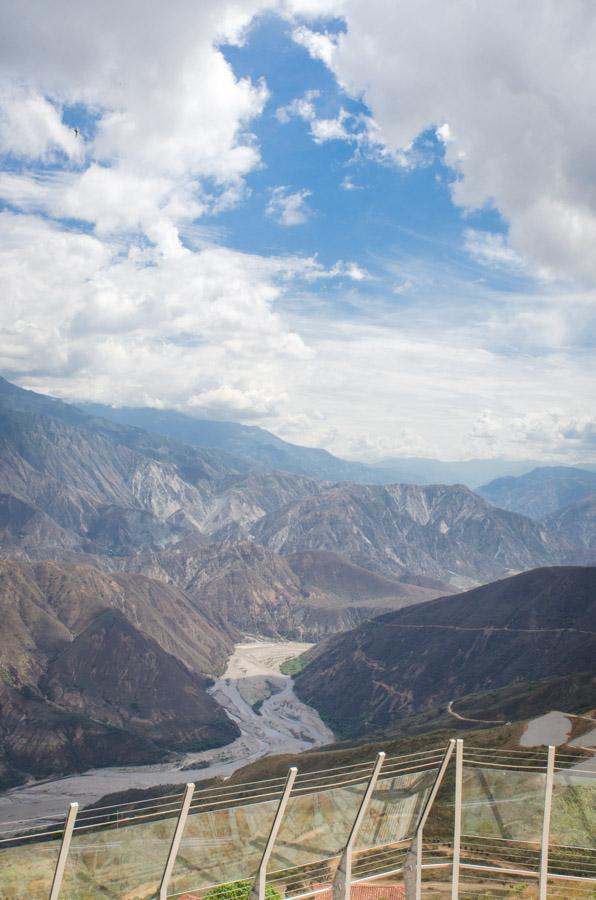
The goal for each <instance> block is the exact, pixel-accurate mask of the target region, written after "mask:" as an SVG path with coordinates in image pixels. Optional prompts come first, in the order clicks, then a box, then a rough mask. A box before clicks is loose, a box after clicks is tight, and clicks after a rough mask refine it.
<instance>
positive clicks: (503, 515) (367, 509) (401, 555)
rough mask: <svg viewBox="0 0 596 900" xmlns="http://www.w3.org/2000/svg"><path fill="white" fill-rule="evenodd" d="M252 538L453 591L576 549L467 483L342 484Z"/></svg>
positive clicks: (290, 509)
mask: <svg viewBox="0 0 596 900" xmlns="http://www.w3.org/2000/svg"><path fill="white" fill-rule="evenodd" d="M252 534H253V535H254V538H255V539H256V540H257V541H258V542H259V543H262V544H264V545H265V546H267V547H269V548H270V549H272V550H275V551H276V552H278V553H282V554H284V555H288V554H291V553H296V552H303V551H307V550H327V551H330V552H332V553H338V554H341V555H343V556H345V557H347V558H348V559H349V560H350V561H351V562H353V563H355V564H357V565H359V566H363V567H364V568H367V569H371V570H372V571H375V572H377V573H379V574H381V575H385V576H389V577H393V578H395V577H397V578H404V577H408V576H411V575H412V574H415V575H424V576H427V577H430V578H434V579H437V580H439V581H442V582H443V583H449V584H451V585H452V586H453V587H466V586H470V585H472V584H477V583H479V582H482V581H489V580H491V579H494V578H498V577H500V576H503V575H506V574H509V573H511V572H516V571H520V570H524V569H530V568H533V567H536V566H539V565H546V564H552V563H554V562H558V561H559V560H560V559H561V558H562V557H563V555H564V553H565V552H566V550H567V549H568V548H567V544H566V542H565V541H563V540H562V539H561V538H559V537H557V536H555V535H552V534H551V533H549V532H548V531H547V530H546V529H545V528H544V527H542V526H540V525H538V524H537V523H535V522H532V521H531V520H529V519H527V518H524V517H523V516H519V515H517V514H515V513H510V512H506V511H505V510H500V509H496V508H495V507H493V506H491V505H490V504H489V503H487V502H486V501H485V500H483V499H482V498H481V497H478V496H477V495H476V494H474V493H472V491H469V490H468V489H467V488H465V487H463V486H462V485H453V486H445V485H431V486H429V487H420V486H418V485H389V486H384V487H382V486H376V485H352V484H343V485H334V486H332V487H329V488H327V489H325V490H322V491H321V492H320V493H319V494H318V495H317V496H316V497H308V498H306V499H303V500H299V501H297V502H295V503H293V504H290V505H288V506H286V507H284V508H282V509H280V510H277V511H275V512H273V513H270V514H268V515H266V516H264V517H263V518H262V519H260V520H259V521H258V522H257V523H256V524H255V525H254V526H253V529H252Z"/></svg>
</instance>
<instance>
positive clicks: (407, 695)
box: [296, 567, 596, 736]
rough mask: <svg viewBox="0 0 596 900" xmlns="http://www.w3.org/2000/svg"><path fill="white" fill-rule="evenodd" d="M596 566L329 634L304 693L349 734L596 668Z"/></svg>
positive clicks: (531, 577)
mask: <svg viewBox="0 0 596 900" xmlns="http://www.w3.org/2000/svg"><path fill="white" fill-rule="evenodd" d="M595 619H596V568H594V567H590V568H579V567H576V568H574V567H560V568H556V567H555V568H545V569H536V570H534V571H531V572H524V573H522V574H521V575H516V576H514V577H512V578H507V579H505V580H503V581H498V582H494V583H492V584H487V585H484V586H482V587H479V588H475V589H474V590H472V591H467V592H466V593H463V594H457V595H455V596H452V597H442V598H439V599H438V600H431V601H430V602H428V603H422V604H419V605H417V606H413V607H410V608H408V609H404V610H399V611H397V612H392V613H387V614H386V615H384V616H381V617H380V618H377V619H373V620H371V621H369V622H365V623H363V624H362V625H360V626H359V627H358V628H356V629H355V630H354V631H350V632H347V633H346V634H343V635H338V636H336V637H333V638H330V639H329V640H328V641H327V642H326V644H325V649H324V652H321V653H319V654H318V655H317V656H316V658H315V659H314V660H313V661H312V662H311V663H309V664H308V665H307V666H306V668H305V669H304V670H303V671H302V672H301V673H300V674H299V675H298V676H297V681H296V683H297V691H298V694H299V696H300V697H301V698H302V699H303V700H304V701H305V702H306V703H310V704H311V705H312V706H314V707H315V708H316V709H318V710H319V712H320V713H321V714H322V715H323V717H324V718H325V719H326V720H327V721H328V722H329V723H331V724H332V726H333V725H335V726H336V727H339V728H340V729H341V731H342V733H344V734H345V735H347V736H358V735H363V734H366V733H367V732H369V731H371V730H372V731H374V730H379V729H384V728H391V727H395V726H396V725H397V724H398V723H399V720H400V718H401V717H403V716H407V715H410V714H411V713H416V712H421V711H423V710H425V709H430V708H432V707H436V706H437V705H440V704H444V705H446V704H447V703H448V702H449V701H452V700H454V699H457V698H458V697H465V696H466V695H469V694H475V693H477V692H479V691H486V690H495V689H499V688H501V687H503V686H505V685H512V684H517V683H520V684H521V683H524V682H529V681H534V680H537V679H541V678H547V677H553V676H555V675H556V676H565V675H569V674H572V673H580V672H594V671H596V631H595V630H594V621H595Z"/></svg>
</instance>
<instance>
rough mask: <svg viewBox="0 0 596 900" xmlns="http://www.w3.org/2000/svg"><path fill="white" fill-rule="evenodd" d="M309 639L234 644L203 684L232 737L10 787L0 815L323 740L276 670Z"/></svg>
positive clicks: (37, 812) (204, 773) (2, 818)
mask: <svg viewBox="0 0 596 900" xmlns="http://www.w3.org/2000/svg"><path fill="white" fill-rule="evenodd" d="M310 646H312V645H311V644H302V643H298V642H295V641H275V642H274V641H262V640H258V639H254V640H253V639H245V640H244V641H243V642H242V643H240V644H237V645H236V647H235V649H234V653H233V655H232V656H231V657H230V660H229V663H228V667H227V669H226V671H225V673H224V675H223V676H222V677H221V678H219V679H218V680H217V681H216V683H215V684H214V686H213V688H211V693H212V694H213V696H214V697H215V699H216V700H217V701H218V702H219V703H221V705H222V706H224V707H225V709H226V711H227V713H228V715H229V716H230V718H232V719H234V721H235V722H236V723H237V724H238V727H239V728H240V731H241V732H242V734H241V736H240V737H239V738H237V739H236V740H235V741H234V742H233V743H231V744H227V745H226V746H225V747H218V748H216V749H213V750H206V751H203V752H202V753H188V754H185V755H183V756H180V757H179V758H177V759H176V760H174V761H169V762H166V763H160V764H157V765H149V766H120V767H109V768H104V769H90V770H89V771H87V772H84V773H83V774H82V775H69V776H67V777H65V778H55V779H52V780H48V781H38V782H35V783H33V784H28V785H23V786H22V787H18V788H13V789H12V790H10V791H7V792H6V793H4V794H2V795H1V796H0V822H14V821H17V820H21V819H29V818H32V817H47V818H52V817H56V816H60V815H63V814H64V813H65V811H66V807H67V805H68V803H69V802H71V801H73V800H77V801H78V802H79V803H80V805H81V806H85V805H87V804H89V803H92V802H94V801H96V800H98V799H99V798H100V797H103V796H105V795H106V794H112V793H114V792H117V791H125V790H128V789H130V788H143V789H147V788H150V787H153V786H157V785H162V784H178V783H184V782H188V781H195V782H197V781H201V780H203V779H206V778H212V777H213V776H215V775H219V776H224V777H226V776H229V775H231V774H232V772H235V771H236V769H239V768H241V767H242V766H245V765H246V764H247V763H249V762H253V761H254V760H256V759H259V758H260V757H262V756H267V755H270V754H274V753H299V752H300V751H302V750H308V749H311V748H313V747H319V746H322V745H323V744H327V743H330V742H331V741H332V740H333V733H332V732H331V731H330V730H329V728H327V726H326V725H325V724H324V723H323V722H322V720H321V718H320V717H319V715H318V713H317V712H315V710H313V709H312V708H311V707H309V706H306V705H305V704H304V703H302V702H301V701H300V700H298V698H297V697H296V695H295V693H294V688H293V682H292V679H291V678H290V677H289V676H287V675H282V674H281V673H280V671H279V667H280V665H281V663H282V662H284V660H286V659H290V658H291V657H293V656H297V655H298V654H300V653H303V652H304V651H305V650H307V649H308V648H309V647H310Z"/></svg>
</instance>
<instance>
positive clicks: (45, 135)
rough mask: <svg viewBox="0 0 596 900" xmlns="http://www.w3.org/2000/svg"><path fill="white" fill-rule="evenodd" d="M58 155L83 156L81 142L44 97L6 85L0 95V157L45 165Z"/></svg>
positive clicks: (77, 157)
mask: <svg viewBox="0 0 596 900" xmlns="http://www.w3.org/2000/svg"><path fill="white" fill-rule="evenodd" d="M58 153H63V154H65V156H67V157H69V158H70V159H73V160H78V159H79V158H80V157H81V156H82V154H83V143H82V141H81V140H80V139H79V138H78V137H77V135H76V134H75V132H74V129H72V128H68V127H67V126H66V125H64V124H63V122H62V119H61V116H60V111H59V109H57V108H56V107H55V106H54V105H52V104H51V103H50V102H49V101H48V100H47V99H46V98H45V97H41V96H39V95H36V94H31V93H28V92H27V91H26V90H23V89H19V88H18V87H17V86H16V85H10V84H8V85H5V86H4V88H3V89H2V91H1V93H0V154H11V155H13V156H18V157H21V158H22V157H24V158H25V159H29V160H33V159H37V160H43V161H46V162H47V161H51V160H52V158H54V157H55V156H56V154H58Z"/></svg>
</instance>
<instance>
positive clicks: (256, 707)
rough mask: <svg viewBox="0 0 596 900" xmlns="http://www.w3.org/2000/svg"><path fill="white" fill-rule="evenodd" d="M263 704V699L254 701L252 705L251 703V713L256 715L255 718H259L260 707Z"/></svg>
mask: <svg viewBox="0 0 596 900" xmlns="http://www.w3.org/2000/svg"><path fill="white" fill-rule="evenodd" d="M264 702H265V700H264V698H263V697H261V699H260V700H255V702H254V703H251V709H252V711H253V712H254V713H256V714H257V716H260V715H261V707H262V705H263V703H264Z"/></svg>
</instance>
